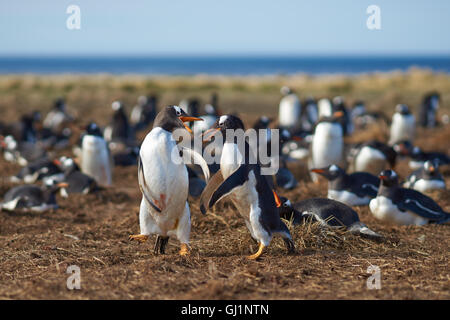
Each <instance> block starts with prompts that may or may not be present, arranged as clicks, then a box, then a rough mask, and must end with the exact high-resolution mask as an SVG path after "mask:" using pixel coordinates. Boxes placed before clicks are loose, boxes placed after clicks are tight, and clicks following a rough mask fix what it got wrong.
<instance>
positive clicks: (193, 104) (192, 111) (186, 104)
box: [178, 98, 200, 127]
mask: <svg viewBox="0 0 450 320" xmlns="http://www.w3.org/2000/svg"><path fill="white" fill-rule="evenodd" d="M178 106H179V107H180V108H181V109H182V110H183V111H184V112H185V113H186V114H189V115H191V117H196V118H197V117H199V116H200V114H199V106H200V101H199V100H198V99H197V98H190V99H184V100H181V101H180V103H179V105H178ZM194 123H195V122H194ZM191 126H192V125H191V124H189V127H191Z"/></svg>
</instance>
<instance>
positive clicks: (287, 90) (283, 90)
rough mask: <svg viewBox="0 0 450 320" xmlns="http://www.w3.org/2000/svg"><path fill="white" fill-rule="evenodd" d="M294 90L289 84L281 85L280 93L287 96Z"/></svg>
mask: <svg viewBox="0 0 450 320" xmlns="http://www.w3.org/2000/svg"><path fill="white" fill-rule="evenodd" d="M292 92H293V91H292V89H291V88H289V87H288V86H283V87H281V89H280V93H281V94H282V95H283V96H287V95H288V94H291V93H292Z"/></svg>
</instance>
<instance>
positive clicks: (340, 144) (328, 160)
mask: <svg viewBox="0 0 450 320" xmlns="http://www.w3.org/2000/svg"><path fill="white" fill-rule="evenodd" d="M343 148H344V141H343V138H342V127H341V126H340V125H339V124H337V123H330V122H322V123H319V124H318V125H317V127H316V131H315V133H314V137H313V142H312V157H313V165H314V167H316V168H323V167H326V166H329V165H331V164H339V163H340V162H341V161H342V156H343Z"/></svg>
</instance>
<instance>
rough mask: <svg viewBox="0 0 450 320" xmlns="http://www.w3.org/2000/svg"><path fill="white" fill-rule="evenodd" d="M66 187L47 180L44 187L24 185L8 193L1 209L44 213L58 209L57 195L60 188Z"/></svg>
mask: <svg viewBox="0 0 450 320" xmlns="http://www.w3.org/2000/svg"><path fill="white" fill-rule="evenodd" d="M64 186H66V184H64V183H56V182H55V181H54V180H47V181H46V183H45V184H44V185H43V186H41V187H40V186H37V185H31V184H30V185H22V186H17V187H14V188H12V189H10V190H9V191H8V192H6V194H5V196H4V198H3V202H2V203H1V208H2V209H3V210H6V211H15V210H17V209H22V210H30V211H36V212H42V211H47V210H54V209H56V208H58V204H57V203H56V197H55V194H56V192H57V191H58V190H59V188H61V187H64Z"/></svg>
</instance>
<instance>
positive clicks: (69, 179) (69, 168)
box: [60, 158, 98, 198]
mask: <svg viewBox="0 0 450 320" xmlns="http://www.w3.org/2000/svg"><path fill="white" fill-rule="evenodd" d="M61 167H62V168H63V170H64V177H63V178H62V181H63V182H65V183H66V184H67V186H63V187H61V190H60V193H61V196H63V197H65V198H67V197H68V196H69V194H71V193H81V194H88V193H91V192H95V191H97V190H98V186H97V183H96V182H95V179H94V178H91V177H90V176H88V175H86V174H84V173H82V172H81V171H80V168H79V167H78V165H77V164H76V163H75V162H74V161H73V159H71V158H63V159H61Z"/></svg>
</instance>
